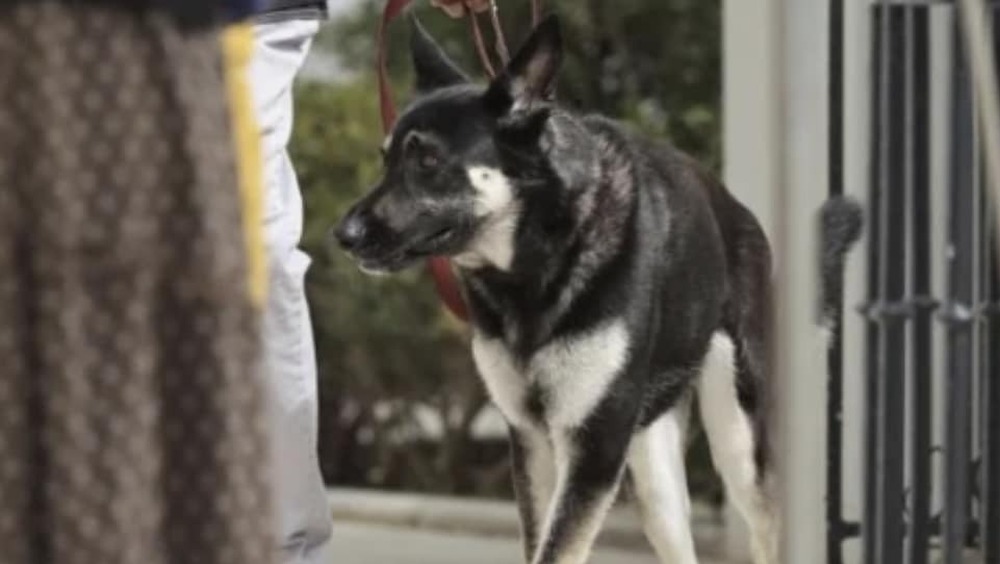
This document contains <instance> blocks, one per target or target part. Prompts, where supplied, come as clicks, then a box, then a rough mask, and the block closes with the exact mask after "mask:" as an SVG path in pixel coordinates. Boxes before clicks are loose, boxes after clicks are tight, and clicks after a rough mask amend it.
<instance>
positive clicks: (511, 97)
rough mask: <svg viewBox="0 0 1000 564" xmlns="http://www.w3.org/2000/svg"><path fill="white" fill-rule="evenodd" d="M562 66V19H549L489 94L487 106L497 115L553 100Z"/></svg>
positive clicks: (505, 70)
mask: <svg viewBox="0 0 1000 564" xmlns="http://www.w3.org/2000/svg"><path fill="white" fill-rule="evenodd" d="M561 62H562V31H561V30H560V26H559V19H558V18H557V17H556V16H554V15H552V16H548V17H546V18H545V19H544V20H542V22H541V23H539V24H538V27H536V28H535V30H534V31H532V33H531V36H530V37H528V40H527V41H526V42H525V44H524V46H523V47H521V49H520V50H519V51H518V52H517V54H516V55H514V58H513V59H511V61H510V63H509V64H508V65H507V67H506V68H505V69H504V71H503V72H502V73H501V74H500V75H499V76H497V78H496V79H494V80H493V82H492V83H491V84H490V86H489V88H488V89H487V91H486V94H485V98H486V104H487V106H488V107H489V108H490V109H492V110H493V111H495V112H496V113H497V114H498V115H499V114H504V113H506V112H508V111H510V110H511V109H519V108H524V107H530V106H531V105H532V104H533V103H534V102H539V101H546V100H551V99H552V97H553V96H554V94H555V82H556V76H557V74H558V72H559V66H560V63H561Z"/></svg>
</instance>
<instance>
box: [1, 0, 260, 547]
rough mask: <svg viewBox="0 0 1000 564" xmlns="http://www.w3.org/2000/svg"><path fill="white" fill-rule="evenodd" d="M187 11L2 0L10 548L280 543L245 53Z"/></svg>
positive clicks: (6, 532)
mask: <svg viewBox="0 0 1000 564" xmlns="http://www.w3.org/2000/svg"><path fill="white" fill-rule="evenodd" d="M177 22H178V20H175V19H173V18H171V17H168V16H166V15H164V14H162V13H160V12H158V11H156V10H152V9H143V8H142V7H141V6H140V7H136V6H132V7H130V8H128V9H125V8H122V7H121V6H116V5H114V4H112V3H101V4H98V3H84V2H64V3H58V2H51V1H32V2H22V3H5V6H4V7H2V8H0V562H2V563H3V564H21V563H31V564H35V563H37V564H126V563H129V564H168V563H169V564H216V563H218V564H222V563H231V564H263V563H265V562H271V557H272V554H273V552H272V542H273V540H272V539H271V538H270V536H269V530H270V513H269V507H270V500H269V499H268V495H269V493H268V492H269V489H268V486H267V481H266V478H267V468H266V467H265V464H264V463H265V461H266V460H267V456H266V454H267V453H266V447H267V445H266V441H265V437H266V429H265V425H264V420H263V413H264V411H265V409H264V404H263V399H264V398H263V397H262V393H261V390H262V387H261V385H260V382H259V381H258V359H257V350H258V348H259V347H258V342H257V339H258V334H257V310H256V307H255V305H254V302H255V301H256V300H255V299H253V298H252V296H251V284H250V283H249V281H248V260H247V256H248V255H247V252H246V249H247V247H246V241H247V238H246V237H245V236H244V232H243V227H244V225H243V223H242V221H243V216H242V213H241V198H240V193H241V192H240V190H239V185H240V183H239V181H240V180H242V179H241V178H239V176H238V174H237V166H236V164H237V161H236V159H235V158H234V151H233V147H234V143H233V140H234V137H233V128H232V127H231V123H232V121H233V117H232V115H230V113H229V109H230V105H229V104H227V102H226V95H227V83H226V77H225V64H224V63H225V61H226V58H224V57H223V50H222V45H223V43H222V41H221V34H220V33H219V30H218V29H215V28H211V27H208V26H202V27H200V28H193V27H179V26H178V23H177ZM244 195H246V194H244Z"/></svg>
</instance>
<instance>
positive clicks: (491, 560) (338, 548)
mask: <svg viewBox="0 0 1000 564" xmlns="http://www.w3.org/2000/svg"><path fill="white" fill-rule="evenodd" d="M333 536H334V539H333V550H334V554H336V555H337V560H336V564H519V563H520V562H522V559H521V549H520V547H519V546H518V541H516V540H515V539H512V538H510V537H481V536H472V535H461V534H459V535H455V534H447V533H438V532H434V531H427V530H416V529H406V528H394V527H389V526H384V525H366V524H356V523H343V522H341V523H337V524H336V525H335V530H334V535H333ZM590 564H657V562H656V559H655V558H654V557H653V555H652V553H651V552H648V551H643V552H639V551H627V550H621V549H610V548H602V549H599V550H598V551H597V552H596V553H595V554H594V556H593V557H592V558H591V560H590ZM701 564H719V563H718V562H717V561H708V560H702V561H701Z"/></svg>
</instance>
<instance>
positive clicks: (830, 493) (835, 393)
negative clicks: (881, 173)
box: [826, 0, 844, 564]
mask: <svg viewBox="0 0 1000 564" xmlns="http://www.w3.org/2000/svg"><path fill="white" fill-rule="evenodd" d="M843 55H844V2H843V0H830V69H829V72H830V82H829V99H830V102H829V103H830V110H829V112H830V113H829V123H830V141H829V167H830V178H829V182H830V186H829V191H830V195H834V196H836V195H839V194H843V192H844V78H843V77H844V56H843ZM838 287H841V288H842V287H843V286H842V285H839V286H838ZM835 299H836V306H835V311H834V312H833V315H834V318H835V319H834V320H833V322H834V326H833V332H832V333H833V334H832V335H831V336H830V337H831V343H830V349H829V351H828V352H827V378H828V380H827V482H826V555H827V562H828V563H829V564H843V561H844V554H843V542H844V525H843V520H844V519H843V515H842V511H843V508H842V499H843V449H844V439H843V431H844V428H843V425H844V420H843V412H844V367H843V327H842V325H843V319H844V315H843V307H844V296H843V295H842V294H841V295H838V296H836V297H835Z"/></svg>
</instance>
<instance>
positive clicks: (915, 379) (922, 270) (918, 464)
mask: <svg viewBox="0 0 1000 564" xmlns="http://www.w3.org/2000/svg"><path fill="white" fill-rule="evenodd" d="M906 29H907V31H906V33H907V38H908V40H909V41H908V43H909V47H908V49H907V61H906V66H907V85H906V91H907V94H908V95H907V108H906V111H907V130H908V131H907V136H906V138H907V141H908V146H907V151H906V152H907V157H908V162H907V167H906V168H907V172H908V179H907V188H908V191H909V196H910V197H909V200H910V201H909V203H910V214H911V221H912V223H911V229H910V256H911V258H912V262H911V264H910V276H911V286H910V296H911V297H910V299H911V301H912V303H913V306H914V313H915V317H914V322H913V324H912V325H911V331H912V332H911V335H910V338H911V348H910V357H909V358H910V370H911V375H912V393H911V396H910V400H911V404H910V410H911V411H910V413H911V419H910V420H911V422H912V425H911V428H910V452H909V455H910V457H909V465H910V492H911V495H910V526H909V528H908V536H907V552H908V554H907V561H908V562H910V564H926V563H927V558H928V541H929V538H930V530H929V520H930V497H931V459H930V456H931V421H932V417H933V413H932V404H931V377H932V366H933V365H932V362H933V358H932V343H931V331H932V327H931V316H932V314H933V311H934V305H935V302H934V300H933V298H932V297H931V263H930V255H931V222H930V187H929V178H930V155H929V153H930V150H929V149H930V135H929V129H930V124H929V120H930V103H929V91H930V80H929V76H930V75H929V67H928V64H929V42H930V33H929V14H928V9H927V7H926V6H911V7H908V8H907V21H906Z"/></svg>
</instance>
